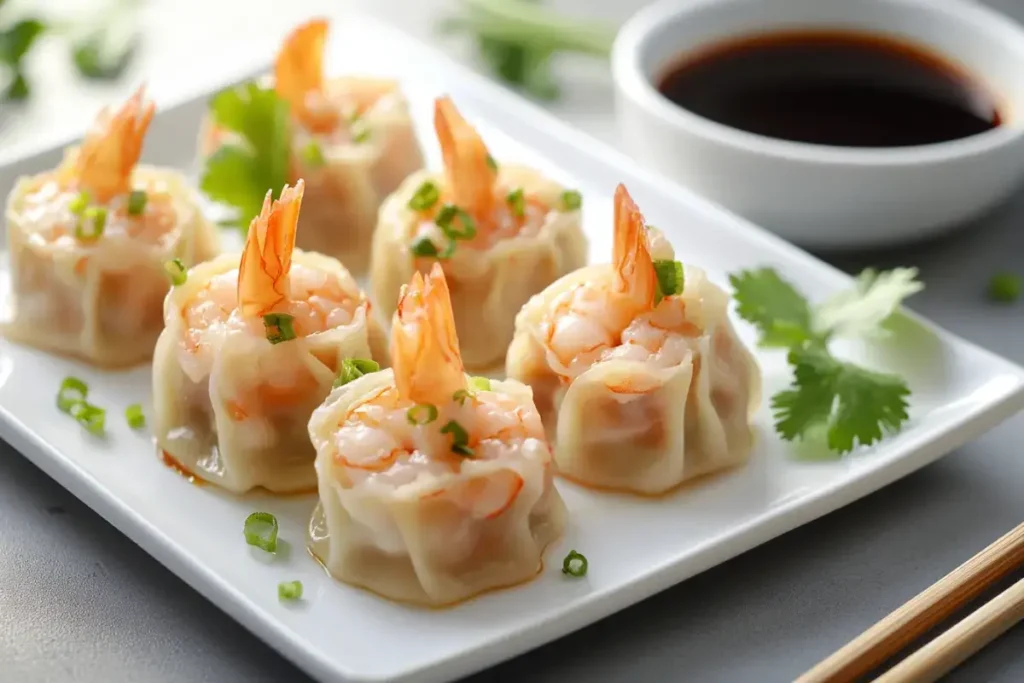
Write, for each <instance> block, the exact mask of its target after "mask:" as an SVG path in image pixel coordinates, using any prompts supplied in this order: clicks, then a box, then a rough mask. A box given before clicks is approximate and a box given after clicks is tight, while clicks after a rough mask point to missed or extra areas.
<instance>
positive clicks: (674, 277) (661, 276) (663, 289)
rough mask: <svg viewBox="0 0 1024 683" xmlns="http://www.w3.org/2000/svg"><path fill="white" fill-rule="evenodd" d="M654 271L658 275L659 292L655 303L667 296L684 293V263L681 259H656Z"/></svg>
mask: <svg viewBox="0 0 1024 683" xmlns="http://www.w3.org/2000/svg"><path fill="white" fill-rule="evenodd" d="M654 272H655V273H657V275H658V292H657V295H656V296H655V303H657V302H659V301H661V300H662V299H663V298H665V297H666V296H673V295H675V294H682V293H683V264H682V263H680V262H679V261H655V262H654Z"/></svg>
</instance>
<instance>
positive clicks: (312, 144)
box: [302, 140, 325, 168]
mask: <svg viewBox="0 0 1024 683" xmlns="http://www.w3.org/2000/svg"><path fill="white" fill-rule="evenodd" d="M302 162H303V163H304V164H305V165H306V166H308V167H310V168H320V167H321V166H323V165H324V163H325V161H324V152H323V150H322V149H320V145H319V144H317V141H316V140H310V141H309V144H308V145H306V146H305V147H303V148H302Z"/></svg>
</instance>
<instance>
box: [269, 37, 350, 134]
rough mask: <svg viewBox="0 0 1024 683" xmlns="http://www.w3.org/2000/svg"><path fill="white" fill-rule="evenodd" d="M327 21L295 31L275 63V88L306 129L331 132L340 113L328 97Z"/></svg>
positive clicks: (285, 43)
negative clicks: (325, 89) (325, 79)
mask: <svg viewBox="0 0 1024 683" xmlns="http://www.w3.org/2000/svg"><path fill="white" fill-rule="evenodd" d="M327 29H328V23H327V20H326V19H313V20H311V21H308V22H306V23H305V24H302V25H301V26H298V27H297V28H295V29H294V30H293V31H292V32H291V33H290V34H288V37H287V38H286V39H285V41H284V45H283V46H282V47H281V51H280V52H279V53H278V55H277V61H276V62H275V64H274V89H275V90H277V92H278V94H279V95H281V96H282V97H283V98H284V99H286V100H287V101H288V103H289V104H290V105H291V108H292V112H293V113H294V116H295V118H296V119H298V120H299V121H300V122H301V123H302V125H303V126H305V127H306V128H307V129H308V130H309V131H311V132H314V133H329V132H331V131H332V130H334V129H335V127H337V125H338V123H339V121H340V118H341V117H340V114H339V112H338V111H337V109H335V108H334V107H332V106H329V103H328V102H327V100H326V99H325V97H324V43H325V42H326V41H327Z"/></svg>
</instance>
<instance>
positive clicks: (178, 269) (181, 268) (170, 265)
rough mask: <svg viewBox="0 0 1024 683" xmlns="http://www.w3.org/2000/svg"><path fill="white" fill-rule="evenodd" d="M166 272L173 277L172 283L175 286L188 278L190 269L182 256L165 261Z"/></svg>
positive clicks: (178, 285)
mask: <svg viewBox="0 0 1024 683" xmlns="http://www.w3.org/2000/svg"><path fill="white" fill-rule="evenodd" d="M164 272H165V273H167V277H169V278H171V284H173V285H174V286H175V287H180V286H181V285H183V284H185V281H186V280H188V270H187V269H186V268H185V264H184V263H182V262H181V259H180V258H172V259H171V260H170V261H164Z"/></svg>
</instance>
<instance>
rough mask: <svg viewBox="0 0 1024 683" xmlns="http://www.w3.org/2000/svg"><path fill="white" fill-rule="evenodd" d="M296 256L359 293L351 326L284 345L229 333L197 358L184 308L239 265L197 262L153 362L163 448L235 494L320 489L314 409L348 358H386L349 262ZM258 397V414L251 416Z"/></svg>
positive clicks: (169, 305) (168, 315) (170, 305)
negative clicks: (311, 426) (312, 432)
mask: <svg viewBox="0 0 1024 683" xmlns="http://www.w3.org/2000/svg"><path fill="white" fill-rule="evenodd" d="M292 258H293V263H294V264H299V265H302V266H306V267H309V268H311V269H315V270H319V271H323V272H327V273H333V274H337V275H338V276H339V279H340V280H341V281H342V282H343V283H346V284H345V289H346V291H349V292H352V293H358V296H360V297H362V303H361V304H360V305H359V307H358V309H357V310H356V312H355V315H354V316H353V318H352V320H351V322H350V323H349V324H347V325H344V326H339V327H334V328H329V329H327V330H325V331H323V332H318V333H315V334H311V335H308V336H305V337H299V338H296V339H292V340H290V341H287V342H284V343H280V344H271V343H270V342H269V341H267V339H266V336H265V335H264V334H252V333H250V331H249V330H232V331H230V332H228V333H227V334H225V335H222V336H220V337H218V338H217V343H216V344H215V345H211V346H212V348H208V349H204V351H205V353H206V354H208V357H206V358H205V359H203V360H200V361H197V360H196V358H195V357H194V355H193V354H191V352H189V351H188V350H186V348H185V342H184V340H185V338H186V331H187V325H186V321H185V319H184V317H183V310H184V308H185V306H186V304H187V303H188V302H189V301H190V300H191V299H192V298H193V297H194V296H195V295H196V294H197V292H199V291H200V290H201V289H202V288H203V287H205V286H206V284H207V283H208V282H210V280H211V279H212V278H213V277H214V276H216V275H218V274H220V273H224V272H228V271H230V270H232V269H237V268H238V266H239V260H240V257H239V255H238V254H224V255H222V256H220V257H218V258H216V259H214V260H212V261H209V262H206V263H202V264H200V265H198V266H196V267H195V268H193V269H192V270H191V271H190V272H189V275H188V280H187V281H186V282H185V283H184V284H183V285H181V286H179V287H175V288H174V289H172V290H171V292H170V293H169V294H168V295H167V299H166V302H165V306H164V317H165V320H166V328H165V330H164V331H163V333H162V334H161V335H160V339H159V341H158V342H157V347H156V354H155V357H154V359H153V412H154V415H153V418H154V419H153V432H154V434H155V435H156V440H157V445H158V447H159V448H161V449H162V450H163V451H164V452H165V453H166V454H167V455H169V456H171V457H172V458H173V459H174V460H175V461H176V462H177V463H179V464H180V465H181V466H182V467H183V468H184V469H185V470H187V471H188V472H191V473H193V474H195V475H196V476H198V477H200V478H202V479H204V480H206V481H209V482H212V483H214V484H216V485H218V486H220V487H221V488H224V489H227V490H228V491H231V492H233V493H243V492H245V491H248V490H250V489H252V488H255V487H257V486H261V487H263V488H265V489H267V490H269V491H271V492H275V493H289V492H296V491H310V490H312V489H314V488H315V487H316V472H315V471H314V469H313V459H314V456H315V451H314V449H313V446H312V445H311V444H310V442H309V435H308V433H307V430H306V425H307V423H308V422H309V416H310V414H311V413H312V412H313V409H314V408H316V406H318V405H319V404H320V402H321V401H322V400H323V399H324V397H326V396H327V395H328V394H329V393H330V391H331V385H332V384H333V383H334V380H335V378H336V376H337V373H338V370H339V369H340V367H341V361H342V359H345V358H372V359H374V360H377V361H378V362H381V363H386V362H387V353H386V340H385V337H384V332H383V329H382V328H381V326H380V324H379V323H378V322H377V320H376V319H375V318H374V317H373V316H372V315H370V314H369V312H370V306H369V302H368V301H366V299H365V296H364V295H362V294H361V292H359V288H358V286H357V285H356V283H355V280H354V279H353V278H352V276H351V275H350V274H349V273H348V272H347V271H346V270H345V268H344V267H343V266H342V265H341V264H340V263H339V262H338V261H336V260H335V259H332V258H329V257H326V256H323V255H320V254H315V253H309V252H302V251H300V250H298V249H296V250H295V252H294V254H293V257H292ZM183 360H184V361H185V363H184V364H183ZM261 387H262V388H263V389H264V390H263V391H262V393H261ZM275 387H276V388H277V389H278V390H277V391H275ZM294 387H299V388H298V389H294ZM278 396H284V397H285V399H284V400H278V399H277V397H278ZM253 403H255V405H256V407H257V408H258V414H249V413H250V410H249V409H248V407H249V406H251V405H252V404H253ZM240 406H246V407H245V408H241V407H240Z"/></svg>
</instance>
